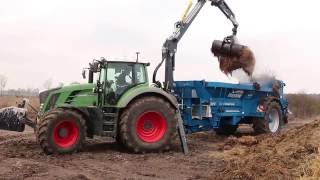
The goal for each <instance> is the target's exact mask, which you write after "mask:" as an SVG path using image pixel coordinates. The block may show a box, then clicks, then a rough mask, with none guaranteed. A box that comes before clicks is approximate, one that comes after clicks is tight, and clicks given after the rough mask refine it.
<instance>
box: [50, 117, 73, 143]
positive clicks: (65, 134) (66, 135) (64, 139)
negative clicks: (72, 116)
mask: <svg viewBox="0 0 320 180" xmlns="http://www.w3.org/2000/svg"><path fill="white" fill-rule="evenodd" d="M78 137H79V127H78V125H77V124H76V123H75V122H72V121H62V122H60V123H59V124H57V125H56V127H55V128H54V129H53V140H54V142H55V143H56V144H57V145H58V146H60V147H62V148H68V147H70V146H72V145H74V144H75V143H76V142H77V140H78Z"/></svg>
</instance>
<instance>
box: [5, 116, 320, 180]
mask: <svg viewBox="0 0 320 180" xmlns="http://www.w3.org/2000/svg"><path fill="white" fill-rule="evenodd" d="M240 130H241V132H238V133H237V134H236V135H235V136H229V137H222V136H217V135H215V133H214V132H207V133H198V134H193V135H189V136H188V143H189V148H190V151H191V153H190V154H189V155H187V156H185V155H183V154H182V153H181V152H180V148H179V145H178V143H177V144H176V146H175V148H174V149H173V150H172V151H170V152H165V153H162V154H130V153H128V152H126V151H125V150H124V149H122V148H121V147H119V146H118V145H117V144H115V143H113V142H112V141H110V140H108V139H93V140H89V141H88V143H87V146H86V148H85V149H84V150H83V151H82V152H79V153H76V154H73V155H54V156H47V155H45V154H43V153H42V151H41V149H40V147H39V146H38V144H37V143H36V140H35V137H34V134H33V132H32V131H31V130H29V131H27V132H25V133H23V134H19V133H12V132H7V131H0V159H1V160H0V179H43V178H46V179H258V178H259V179H295V178H299V177H300V176H301V175H302V173H303V169H302V167H303V165H304V164H305V162H306V161H307V160H308V159H311V158H313V157H314V156H315V155H316V154H317V151H318V150H317V147H318V145H319V138H320V121H318V120H316V119H315V120H314V121H311V120H310V121H291V123H290V124H289V126H288V127H287V128H286V129H285V130H284V131H285V133H283V134H280V135H278V136H270V135H260V136H252V133H251V129H250V128H249V127H242V128H241V129H240Z"/></svg>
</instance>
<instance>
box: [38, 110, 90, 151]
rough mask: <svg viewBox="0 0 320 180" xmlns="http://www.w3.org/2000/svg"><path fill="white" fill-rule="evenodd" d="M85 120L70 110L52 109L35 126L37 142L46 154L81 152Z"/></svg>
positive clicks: (85, 129)
mask: <svg viewBox="0 0 320 180" xmlns="http://www.w3.org/2000/svg"><path fill="white" fill-rule="evenodd" d="M86 132H87V128H86V123H85V119H84V118H83V116H82V115H81V114H79V113H78V112H77V111H74V110H71V109H62V108H58V109H54V110H51V111H50V112H48V113H47V114H45V115H44V117H43V118H42V119H41V121H40V123H39V125H38V126H37V130H36V136H37V140H38V142H39V144H40V146H41V148H42V149H43V151H44V152H45V153H46V154H70V153H73V152H77V151H79V150H81V148H82V147H83V145H84V142H85V138H86Z"/></svg>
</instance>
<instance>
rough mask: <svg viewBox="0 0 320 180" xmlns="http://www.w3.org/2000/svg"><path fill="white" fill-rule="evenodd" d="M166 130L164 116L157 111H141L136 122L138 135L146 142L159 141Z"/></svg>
mask: <svg viewBox="0 0 320 180" xmlns="http://www.w3.org/2000/svg"><path fill="white" fill-rule="evenodd" d="M166 131H167V123H166V121H165V118H164V117H163V116H162V115H161V114H160V113H158V112H154V111H147V112H144V113H142V114H141V115H140V116H139V117H138V119H137V123H136V132H137V135H138V137H139V138H140V139H141V140H142V141H144V142H147V143H154V142H157V141H159V140H160V139H161V138H162V137H163V136H164V134H165V133H166Z"/></svg>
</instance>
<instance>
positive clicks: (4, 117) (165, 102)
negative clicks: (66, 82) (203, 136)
mask: <svg viewBox="0 0 320 180" xmlns="http://www.w3.org/2000/svg"><path fill="white" fill-rule="evenodd" d="M208 1H209V0H208ZM206 2H207V0H198V1H197V4H196V5H195V6H194V7H193V9H192V10H191V11H190V13H189V10H190V7H191V5H190V6H188V9H187V11H186V13H185V14H184V16H183V18H182V20H180V21H178V22H177V23H176V26H175V27H176V29H175V31H174V33H173V35H172V36H170V37H169V38H168V39H166V41H165V43H164V44H163V47H162V61H161V62H160V64H159V65H158V66H157V67H156V69H155V71H154V73H153V78H152V79H153V83H152V84H149V82H148V73H147V67H148V66H149V63H142V62H138V61H134V62H128V61H109V60H106V59H104V58H102V59H101V60H94V61H92V63H90V64H89V68H88V83H87V84H78V85H70V86H64V87H60V88H55V89H50V90H47V91H43V92H41V93H40V95H39V99H40V109H39V112H38V115H37V118H36V119H35V120H30V119H29V118H28V116H27V111H26V108H25V106H20V107H17V108H11V109H10V108H5V109H2V111H0V129H5V130H12V131H23V130H24V126H25V125H29V126H31V127H33V128H34V130H35V134H36V137H37V138H36V139H37V141H38V143H39V144H40V147H41V148H42V149H43V151H44V152H45V153H46V154H64V153H73V152H76V151H79V150H81V148H82V147H83V145H84V144H85V139H86V138H93V137H94V136H102V137H112V138H114V139H115V140H116V142H118V143H119V144H120V145H121V146H124V147H126V148H127V149H128V150H130V151H132V152H135V153H145V152H161V151H166V150H169V149H170V147H171V145H172V144H173V142H175V140H176V135H177V132H179V135H180V139H181V142H182V144H183V145H184V146H183V147H184V151H185V152H187V145H186V138H185V136H184V134H185V133H187V134H190V133H195V132H202V131H207V130H215V131H216V132H217V133H218V134H231V133H234V132H235V131H236V129H237V127H238V125H239V124H240V123H244V124H253V128H254V130H255V131H256V132H257V133H278V132H279V131H280V128H281V126H282V125H283V124H284V123H286V122H287V118H286V117H287V111H288V110H287V109H288V103H287V100H286V99H285V98H284V95H283V88H284V83H283V82H282V81H279V80H275V79H270V80H268V81H262V82H259V81H257V82H252V83H247V84H229V83H217V82H207V81H193V80H192V81H175V80H174V73H173V72H174V69H175V53H176V52H177V45H178V42H179V41H180V40H181V38H182V36H183V35H184V34H185V32H186V31H187V29H188V28H189V26H190V25H191V23H192V22H193V20H194V19H195V17H196V16H197V15H198V14H199V12H200V10H201V9H202V8H203V6H204V5H205V3H206ZM210 2H211V4H212V5H214V6H216V7H218V8H219V9H220V10H221V11H222V12H223V13H224V14H225V15H226V17H227V18H228V19H230V20H231V22H232V24H233V29H232V35H231V36H228V37H227V38H225V39H224V40H223V41H214V46H213V47H214V48H215V49H214V50H215V52H218V53H219V54H224V55H225V56H234V55H237V54H238V52H239V51H240V50H241V48H243V46H242V45H239V44H235V41H234V39H235V36H236V33H237V27H238V23H237V21H236V20H235V16H234V14H233V12H232V11H231V10H230V8H229V6H228V5H227V4H226V2H225V1H223V0H210ZM163 62H165V78H164V79H165V81H164V83H160V82H159V81H157V80H156V75H157V72H158V69H159V68H160V66H161V65H162V64H163ZM83 76H84V77H85V78H86V72H84V73H83ZM94 79H96V81H95V82H94Z"/></svg>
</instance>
